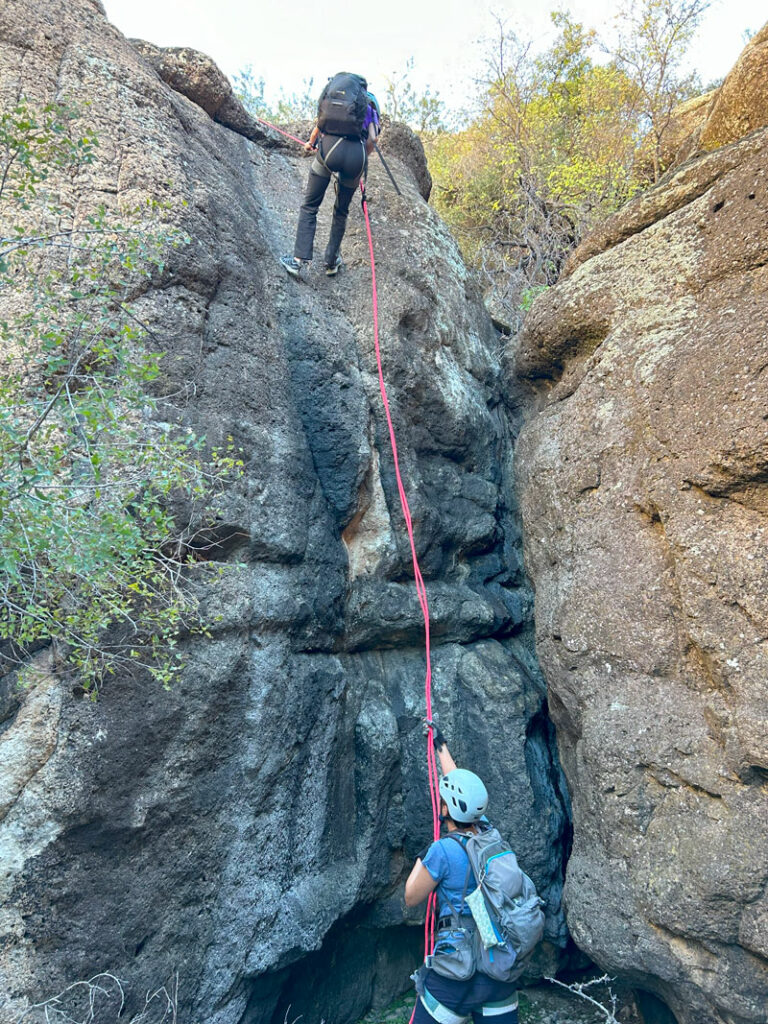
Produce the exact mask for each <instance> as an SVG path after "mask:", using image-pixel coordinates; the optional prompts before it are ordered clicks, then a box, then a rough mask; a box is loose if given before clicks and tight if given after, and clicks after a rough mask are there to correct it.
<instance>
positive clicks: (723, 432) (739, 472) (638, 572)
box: [512, 130, 768, 1024]
mask: <svg viewBox="0 0 768 1024" xmlns="http://www.w3.org/2000/svg"><path fill="white" fill-rule="evenodd" d="M767 155H768V132H766V131H765V130H763V131H761V132H756V133H753V134H752V135H750V136H749V138H747V139H745V140H743V141H742V142H738V143H736V144H734V145H732V146H729V147H727V148H726V149H723V150H718V151H716V152H714V153H712V154H709V155H707V156H705V157H702V158H701V159H699V160H698V161H696V162H692V163H689V164H688V165H686V167H684V168H681V169H680V170H679V171H678V172H676V173H675V174H674V175H672V176H671V177H670V178H669V179H668V180H667V181H666V182H665V183H662V184H660V185H659V186H658V187H657V188H655V189H653V190H651V191H650V192H649V193H648V194H647V195H646V196H644V197H641V198H640V199H639V200H638V201H637V202H636V203H634V204H630V205H629V206H628V207H627V208H626V210H624V211H622V212H621V213H620V214H618V215H617V216H616V217H615V218H614V219H613V220H612V221H609V222H608V223H607V224H606V225H604V226H603V228H601V229H600V230H599V232H598V233H597V234H596V236H595V237H593V238H591V239H587V241H586V243H585V245H584V248H583V249H582V250H581V251H579V252H577V253H576V254H575V257H574V259H573V260H572V262H571V267H572V268H575V269H574V272H573V273H572V275H571V276H570V277H568V278H567V279H566V280H564V281H563V282H561V283H560V284H559V285H558V286H557V287H556V288H554V289H552V290H551V291H550V292H549V293H548V294H547V295H545V296H544V297H542V298H541V299H540V300H539V301H538V302H537V303H536V305H535V306H534V309H533V310H532V312H531V315H530V318H529V319H528V321H527V326H526V329H525V331H524V333H523V336H522V338H521V339H520V343H519V348H518V350H517V352H515V353H512V355H513V358H514V363H515V366H516V367H517V369H518V371H519V373H520V374H521V375H523V376H524V377H525V378H527V379H528V381H529V382H530V384H531V388H532V393H533V400H532V404H531V406H530V411H531V420H530V422H529V423H528V425H527V426H526V427H525V428H524V430H523V431H522V433H521V435H520V439H519V443H518V449H517V456H516V457H517V462H518V472H519V487H520V495H521V507H522V513H523V523H524V533H525V538H526V543H525V549H526V566H527V568H528V570H529V571H530V573H531V576H532V579H533V582H534V585H535V591H536V632H537V650H538V654H539V658H540V661H541V665H542V669H543V671H544V673H545V676H546V678H547V682H548V686H549V692H550V709H551V711H552V715H553V718H554V720H555V723H556V726H557V732H558V742H559V746H560V752H561V755H562V757H563V765H564V768H565V771H566V775H567V777H568V783H569V787H570V790H571V793H572V795H573V814H574V849H573V855H572V858H571V860H570V863H569V865H568V873H567V883H566V891H565V896H566V905H567V918H568V924H569V927H570V929H571V931H572V933H573V935H574V938H575V939H576V941H577V943H578V945H579V946H580V947H581V948H582V949H583V950H585V951H586V952H587V953H588V954H589V955H590V956H592V957H593V958H594V959H595V960H596V961H597V962H598V963H599V964H600V965H601V966H602V967H603V968H605V969H607V970H608V971H610V972H616V973H619V974H620V975H623V977H624V978H626V979H629V980H630V981H632V982H633V983H634V984H635V985H636V986H637V987H638V988H639V989H643V990H646V991H647V992H648V993H650V996H648V997H646V1002H648V1000H649V999H650V1000H651V1001H650V1003H649V1005H650V1006H652V1007H653V1006H656V1007H657V1010H658V1004H659V1003H661V1004H663V1005H664V1006H666V1007H668V1008H669V1009H670V1010H671V1011H672V1012H673V1013H674V1016H675V1019H676V1020H677V1022H678V1024H724V1022H728V1024H759V1022H764V1021H765V1019H766V1006H768V901H767V897H766V887H767V886H768V829H767V828H766V822H768V791H767V790H766V780H767V779H768V746H767V745H766V737H767V736H768V728H767V726H768V704H767V703H766V683H765V680H766V673H767V671H768V660H767V658H766V647H765V644H766V637H768V625H767V623H768V606H767V605H766V595H767V594H768V574H767V573H766V560H765V545H764V541H765V537H766V530H767V529H768V521H767V520H766V513H768V498H767V496H766V480H768V426H767V425H766V408H767V399H768V387H767V383H768V382H767V381H766V373H765V369H766V366H767V365H768V336H767V335H766V330H765V323H766V314H767V313H768V279H767V278H766V272H765V270H766V262H768V233H767V232H766V229H765V225H766V215H767V214H768V192H767V191H766V177H765V173H766V172H765V168H766V156H767ZM653 1012H654V1013H656V1012H657V1011H656V1010H654V1011H653ZM658 1012H659V1013H660V1012H662V1011H661V1010H658ZM649 1019H654V1020H656V1019H657V1017H656V1016H652V1017H651V1018H649ZM658 1019H663V1018H658Z"/></svg>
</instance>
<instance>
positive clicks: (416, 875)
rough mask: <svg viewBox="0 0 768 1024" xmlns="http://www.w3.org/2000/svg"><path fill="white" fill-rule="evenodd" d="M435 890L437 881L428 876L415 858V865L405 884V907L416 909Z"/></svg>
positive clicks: (427, 872)
mask: <svg viewBox="0 0 768 1024" xmlns="http://www.w3.org/2000/svg"><path fill="white" fill-rule="evenodd" d="M436 888H437V880H436V879H434V878H433V877H432V875H430V873H429V871H427V869H426V868H425V867H424V865H423V864H422V863H421V858H420V857H417V858H416V863H415V864H414V865H413V869H412V871H411V873H410V875H409V876H408V881H407V882H406V883H405V905H406V907H417V906H418V905H419V904H420V903H423V902H424V900H425V899H426V898H427V896H429V894H430V893H431V892H432V891H433V890H434V889H436Z"/></svg>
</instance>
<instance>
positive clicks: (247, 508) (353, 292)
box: [0, 0, 568, 1024]
mask: <svg viewBox="0 0 768 1024" xmlns="http://www.w3.org/2000/svg"><path fill="white" fill-rule="evenodd" d="M185 68H186V72H185V71H184V69H185ZM169 82H170V84H169ZM181 85H184V89H183V90H182V91H183V92H184V93H186V94H185V95H182V93H181V92H179V91H177V89H178V88H180V87H181ZM19 95H26V96H27V97H28V98H29V100H30V101H31V102H39V103H42V102H45V101H48V100H51V99H60V98H64V97H67V98H70V99H74V100H75V101H76V102H77V103H78V104H79V106H80V110H81V112H82V119H83V124H84V125H87V126H88V127H89V131H90V130H93V129H95V131H96V132H97V133H98V136H99V139H100V145H99V148H98V151H97V159H96V161H95V162H94V163H93V164H92V165H89V166H87V167H84V168H82V169H81V171H80V172H79V173H78V174H77V175H76V176H75V177H74V178H72V179H67V180H66V181H62V182H61V183H60V186H59V187H60V188H61V197H60V198H61V199H62V201H63V202H65V203H66V204H67V207H68V208H71V209H72V210H73V211H74V216H75V217H76V218H84V217H85V216H87V214H88V212H89V210H91V209H92V208H93V207H94V206H95V205H96V204H98V203H100V202H104V203H106V204H107V205H114V204H116V203H118V202H122V201H125V202H128V203H137V202H141V201H142V200H144V199H146V198H147V197H149V196H151V197H155V198H158V199H160V200H163V201H166V202H168V203H169V204H170V208H171V214H170V216H171V218H172V219H173V220H174V221H175V222H176V223H177V224H178V225H179V226H180V227H181V228H182V229H183V231H184V232H186V234H188V235H189V237H190V239H191V241H190V244H189V245H186V246H183V247H181V248H180V249H178V250H177V251H175V252H174V253H173V254H172V256H171V258H170V259H169V261H168V265H167V266H166V268H165V269H164V271H163V272H162V273H161V274H158V275H156V276H155V278H153V279H152V280H151V282H149V285H148V286H147V287H146V288H145V289H144V290H143V291H142V292H140V293H139V294H138V295H137V297H136V300H135V305H136V307H137V310H138V312H139V313H140V315H141V317H142V318H143V319H144V320H145V321H146V322H148V323H149V324H151V326H152V331H153V338H154V339H155V341H156V343H157V344H161V345H162V347H163V350H164V351H165V352H166V357H165V360H164V368H165V369H164V375H163V379H162V382H161V388H162V394H163V395H165V396H167V401H168V408H169V416H171V415H176V416H178V417H179V418H181V420H182V421H183V422H185V423H188V424H190V425H191V426H193V427H194V428H195V429H196V430H197V431H198V432H200V433H202V434H205V435H206V437H207V439H208V441H209V443H210V444H216V443H219V442H220V441H221V440H222V439H223V438H225V437H226V436H227V435H230V434H231V435H232V436H233V438H234V441H235V444H236V445H237V447H238V448H240V449H242V451H243V453H244V458H245V462H246V469H245V474H244V477H243V479H242V480H241V481H240V482H239V483H238V484H237V485H236V486H235V487H234V488H233V489H232V491H231V493H230V494H229V495H228V496H227V499H226V505H225V509H224V512H223V519H222V523H221V533H220V535H219V540H220V541H221V549H222V552H223V554H222V557H226V558H229V560H230V561H232V562H233V563H234V562H235V561H239V562H240V563H242V565H241V567H240V568H236V567H235V566H234V564H233V566H232V567H231V568H230V570H229V571H228V572H227V573H226V574H225V577H224V582H223V583H221V584H220V585H219V586H217V587H214V588H212V589H211V590H210V592H209V593H208V594H207V597H206V607H207V610H208V613H209V616H210V620H211V624H212V630H213V633H214V635H213V638H212V639H210V640H204V639H195V640H188V641H187V642H186V647H187V652H188V655H189V660H188V664H187V668H186V670H185V672H184V676H183V678H182V679H181V680H180V682H179V683H177V684H176V685H175V687H174V688H173V690H172V691H171V692H170V693H165V692H162V691H161V690H159V689H158V688H157V687H156V686H155V685H152V684H149V683H148V682H147V681H146V680H143V679H142V678H141V677H140V676H137V678H134V679H119V680H115V681H114V682H111V683H109V684H108V685H106V686H105V687H104V689H103V691H102V693H101V695H100V698H99V700H98V702H96V703H91V702H89V701H84V700H78V699H77V698H76V697H75V696H74V695H73V693H72V692H71V684H69V685H65V683H64V682H63V681H62V680H61V679H59V678H57V677H55V676H50V677H48V678H46V679H45V680H43V681H40V682H39V683H38V684H37V685H36V686H35V687H34V688H33V689H31V690H29V691H19V690H18V689H17V688H16V686H15V682H14V679H13V678H12V677H11V676H6V677H5V678H4V679H3V680H2V681H1V682H0V687H1V689H0V746H1V747H2V751H1V753H0V794H2V800H0V857H1V858H2V863H1V866H0V1019H2V1020H3V1021H4V1022H5V1021H8V1020H14V1019H15V1017H16V1014H17V1013H18V1012H20V1011H21V1010H22V1009H23V1008H24V1007H26V1006H27V1004H28V1002H30V1001H38V1000H41V999H44V998H46V997H48V996H51V995H53V994H55V993H56V992H58V991H59V990H61V989H62V988H63V987H64V986H65V985H67V984H69V983H71V982H73V981H76V980H78V979H82V978H86V977H90V976H92V975H94V974H95V973H96V972H97V971H105V970H108V971H111V972H113V973H114V974H116V975H117V976H118V977H120V978H121V979H123V980H124V981H125V982H126V984H127V986H128V990H129V992H131V993H133V994H134V995H133V996H132V998H136V997H137V996H136V994H139V993H143V992H144V991H147V990H151V989H154V988H156V987H157V986H158V985H160V984H163V983H164V982H165V981H166V980H167V979H168V978H170V977H171V976H172V975H173V974H174V973H175V972H178V977H179V999H180V1006H179V1019H180V1020H186V1021H189V1022H192V1021H198V1022H201V1024H202V1022H205V1024H238V1022H240V1021H243V1022H249V1024H261V1022H267V1021H270V1020H272V1019H273V1017H274V1019H275V1020H280V1021H282V1019H283V1016H284V1012H285V1009H286V1006H287V1005H288V1004H290V1005H291V1006H292V1014H294V1015H299V1014H300V1013H304V1014H305V1018H306V1019H307V1020H320V1019H321V1018H322V1017H325V1019H333V1020H334V1021H335V1022H337V1024H343V1022H344V1021H349V1020H352V1019H355V1018H356V1017H358V1016H360V1015H361V1014H362V1012H364V1011H365V1009H366V1008H367V1007H368V1005H370V1003H371V1002H372V1001H379V1002H381V1001H382V1000H385V999H386V998H388V997H389V996H390V995H391V994H392V993H394V992H396V991H398V990H399V989H400V988H402V985H403V982H404V980H405V979H407V975H408V973H409V971H410V970H411V969H412V968H413V966H414V964H415V963H416V962H418V956H419V946H420V938H421V937H420V929H419V928H418V927H406V926H405V925H404V924H403V907H402V901H401V893H402V883H403V880H404V875H405V872H406V871H407V870H408V869H409V867H410V864H411V863H412V860H413V858H414V856H415V855H416V854H417V852H418V851H419V849H421V848H422V847H423V845H424V843H425V842H426V841H427V838H428V835H429V829H430V823H429V802H428V797H427V790H426V769H425V763H424V762H425V758H424V737H423V735H422V730H421V723H420V717H421V715H422V713H423V712H422V708H423V670H424V665H423V654H422V650H421V624H420V613H419V608H418V604H417V601H416V595H415V590H414V587H413V583H412V580H411V578H410V569H409V552H408V547H407V540H406V536H405V533H404V530H403V523H402V516H401V513H400V510H399V506H398V503H397V491H396V488H395V482H394V479H393V472H392V463H391V455H390V451H389V448H388V442H387V439H386V433H385V431H384V429H383V420H382V416H381V410H380V399H379V394H378V385H377V377H376V364H375V360H374V353H373V339H372V327H371V306H370V291H369V289H370V271H369V267H368V257H367V243H366V240H365V237H364V234H363V227H362V220H361V218H360V216H359V213H358V211H357V210H354V212H353V216H352V217H351V221H352V223H351V224H350V227H349V230H348V235H347V239H346V240H345V243H344V257H345V264H346V265H345V268H344V270H343V271H342V273H341V274H340V275H339V277H338V279H336V280H330V279H326V277H325V276H324V275H322V274H320V273H318V271H317V270H315V271H313V273H312V274H311V276H310V279H309V281H308V282H295V281H293V280H290V279H288V278H287V277H286V276H285V274H284V272H283V271H282V269H281V268H280V266H279V265H278V263H277V257H278V256H279V255H280V254H281V253H283V252H285V251H288V250H289V249H290V247H291V244H292V237H293V231H294V229H295V223H296V216H297V212H298V207H299V203H300V197H301V193H302V190H303V183H304V178H305V174H306V169H307V164H306V163H305V162H304V161H303V160H302V159H301V158H300V157H299V156H297V151H296V148H295V147H293V146H292V144H285V143H284V142H283V141H282V140H280V139H277V138H275V137H272V136H271V135H269V133H266V132H265V131H264V130H263V128H262V127H260V126H259V125H258V124H256V123H255V122H253V121H252V120H251V119H248V118H247V115H245V112H244V111H243V110H242V108H240V107H239V106H238V105H237V104H236V102H235V101H234V99H233V97H232V96H231V93H230V92H228V91H227V87H226V84H225V83H223V79H222V76H221V75H220V73H219V72H218V71H217V70H216V69H215V68H214V67H213V66H212V65H211V63H210V61H207V60H206V59H205V58H203V57H202V56H201V55H199V54H194V53H191V52H190V51H158V50H157V48H153V47H150V46H145V45H138V44H137V45H132V44H131V43H130V42H129V41H127V40H126V39H124V38H123V37H122V36H121V35H120V33H118V32H117V31H116V30H115V29H114V28H112V27H111V26H110V25H109V24H108V23H107V21H106V19H105V16H104V12H103V10H102V8H101V6H100V4H99V2H98V0H42V2H40V0H35V2H33V0H5V2H4V3H3V4H2V7H1V8H0V101H2V104H3V106H4V107H6V106H7V105H8V104H10V103H11V102H14V101H15V100H16V99H17V97H18V96H19ZM392 131H393V134H392V138H393V139H394V140H396V144H394V145H393V146H392V148H391V149H390V154H389V155H390V156H391V158H392V161H391V162H392V165H393V170H394V171H395V174H396V175H397V176H398V178H399V181H400V185H401V188H402V191H403V196H402V197H401V198H399V197H397V196H396V195H395V194H394V192H393V191H392V189H391V187H390V186H389V184H388V181H387V179H386V177H385V175H384V173H383V171H382V169H381V168H380V167H379V166H378V165H377V164H376V163H374V164H373V166H372V170H371V175H370V179H369V187H370V193H371V200H370V208H371V217H372V221H373V230H374V235H375V240H376V248H377V252H378V254H379V265H378V283H379V298H380V306H381V326H382V345H383V350H384V360H385V373H386V375H387V380H388V384H389V387H390V397H391V402H392V408H393V414H394V417H395V421H396V424H397V429H398V433H399V440H400V444H401V447H402V451H401V460H402V467H403V472H404V477H405V481H406V486H407V488H408V490H409V494H410V496H411V502H412V511H413V518H414V521H415V524H416V537H417V545H418V550H419V555H420V560H421V565H422V570H423V572H424V575H425V578H426V580H427V589H428V593H429V597H430V601H431V607H432V615H433V633H434V641H435V654H434V674H435V682H434V696H435V701H436V706H437V709H438V711H439V715H440V722H441V725H442V726H443V728H444V729H445V731H446V732H447V734H448V735H449V736H450V737H451V739H452V746H453V748H454V750H455V754H456V756H457V759H458V761H459V762H460V763H462V764H465V765H466V766H467V767H471V768H474V769H476V770H477V771H479V772H481V773H482V774H484V775H485V777H486V779H487V782H488V787H489V790H490V792H491V797H492V801H493V815H494V818H495V819H496V820H497V821H498V822H499V824H500V825H502V826H503V828H504V829H505V831H507V833H508V834H509V835H510V837H511V839H512V841H513V842H514V845H515V847H516V849H517V851H518V854H519V857H520V860H521V862H522V863H523V865H524V866H525V867H526V869H527V870H528V871H529V872H530V873H531V874H532V875H533V876H534V878H535V879H536V881H537V883H538V885H539V887H540V888H541V889H542V890H543V892H544V894H545V895H546V896H547V897H548V899H549V908H550V915H549V923H548V937H549V939H550V940H551V943H552V945H550V946H549V947H548V950H549V951H548V952H547V951H546V950H545V952H544V957H545V959H546V957H547V956H548V957H549V958H550V961H552V960H553V958H554V957H555V956H556V953H555V950H556V948H557V947H559V946H562V945H563V944H564V943H565V931H564V925H563V920H562V914H561V912H560V910H559V904H560V893H561V888H562V878H563V865H564V860H565V857H566V855H567V842H568V816H567V811H566V804H567V798H566V796H565V794H564V786H562V785H561V781H560V779H561V776H560V771H559V767H558V762H557V755H556V753H555V752H554V749H553V743H552V742H551V728H550V725H549V720H548V718H547V714H546V703H545V695H544V685H543V681H542V679H541V677H540V674H539V672H538V669H537V666H536V662H535V658H534V656H533V652H532V641H531V637H530V633H531V597H530V592H529V589H528V588H527V586H526V584H525V581H524V579H523V575H522V571H521V555H520V538H519V533H518V529H517V526H516V519H515V515H516V513H515V507H514V500H513V494H512V473H511V457H512V451H511V440H510V425H509V421H508V418H507V416H506V414H505V412H504V409H503V404H502V383H501V380H500V374H499V370H498V337H497V335H496V332H495V331H494V329H493V327H492V325H491V322H490V320H489V318H488V316H487V314H486V312H485V310H484V308H483V305H482V301H481V296H480V293H479V290H478V288H477V286H476V284H475V282H474V281H473V279H472V277H471V276H470V275H469V274H468V273H467V271H466V270H465V268H464V266H463V264H462V261H461V259H460V257H459V254H458V251H457V248H456V246H455V244H454V242H453V240H452V239H451V237H450V235H449V234H448V232H447V230H446V228H445V227H444V226H443V224H442V223H441V222H440V221H439V219H438V218H437V217H436V216H435V214H434V213H433V212H432V211H431V209H430V208H429V207H428V206H427V205H426V203H425V202H424V200H423V198H422V195H423V194H425V193H426V194H428V188H429V178H428V173H427V171H426V167H425V165H424V162H423V154H422V155H421V156H420V155H419V146H418V143H417V140H415V139H414V138H413V137H409V136H408V133H407V130H406V129H395V128H394V127H393V130H392ZM246 136H247V138H246ZM398 140H399V141H398ZM401 157H402V159H400V158H401ZM403 161H405V162H403ZM326 205H329V204H326ZM328 212H329V211H328V209H327V208H326V209H325V210H324V211H323V214H322V217H321V226H320V234H321V235H325V234H326V233H327V230H328ZM323 241H324V239H323ZM179 396H185V398H184V403H183V408H179V401H180V399H179ZM174 407H175V411H174ZM227 538H229V539H230V540H231V539H232V538H237V539H238V546H237V547H236V549H235V550H232V551H229V549H230V548H231V546H232V545H231V544H230V543H229V540H227ZM227 551H229V553H227ZM218 616H221V618H220V620H218V621H217V619H218ZM44 657H45V656H44V653H43V654H42V655H41V658H42V659H43V663H44ZM411 923H412V924H416V919H415V918H412V919H411ZM141 998H142V999H143V995H142V996H141ZM133 1009H134V1006H133V1004H129V1007H128V1011H131V1010H133Z"/></svg>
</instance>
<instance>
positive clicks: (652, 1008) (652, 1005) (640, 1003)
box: [635, 989, 677, 1024]
mask: <svg viewBox="0 0 768 1024" xmlns="http://www.w3.org/2000/svg"><path fill="white" fill-rule="evenodd" d="M635 1002H636V1003H637V1009H638V1011H639V1013H640V1020H641V1021H642V1024H677V1017H676V1016H675V1015H674V1013H672V1011H671V1010H670V1008H669V1007H668V1006H667V1004H666V1003H665V1002H663V1000H661V999H660V998H659V997H658V996H656V995H653V994H652V993H651V992H645V991H644V990H643V989H638V990H636V991H635Z"/></svg>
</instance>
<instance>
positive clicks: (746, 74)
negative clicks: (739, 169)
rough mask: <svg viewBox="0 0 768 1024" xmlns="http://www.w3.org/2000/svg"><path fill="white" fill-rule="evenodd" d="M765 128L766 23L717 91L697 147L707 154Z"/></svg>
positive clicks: (767, 94) (767, 123)
mask: <svg viewBox="0 0 768 1024" xmlns="http://www.w3.org/2000/svg"><path fill="white" fill-rule="evenodd" d="M766 126H768V24H766V25H764V26H763V28H762V29H761V30H760V31H759V32H758V33H757V34H756V35H755V36H753V38H752V39H750V41H749V42H748V43H747V45H746V47H745V49H744V52H743V53H742V54H741V56H740V57H739V59H738V61H737V62H736V65H735V66H734V68H733V70H732V71H731V72H730V74H728V76H727V77H726V79H725V81H724V82H723V84H722V86H721V87H720V89H719V90H718V93H717V96H716V97H715V100H714V103H713V105H712V109H711V111H710V113H709V116H708V117H707V121H706V124H705V125H704V128H703V129H702V132H701V137H700V141H699V145H700V147H701V149H702V150H703V151H705V152H708V151H710V150H712V149H717V148H718V147H719V146H726V145H728V144H729V143H731V142H737V141H738V140H739V139H742V138H744V136H745V135H748V134H749V133H750V132H754V131H757V129H758V128H765V127H766Z"/></svg>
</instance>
